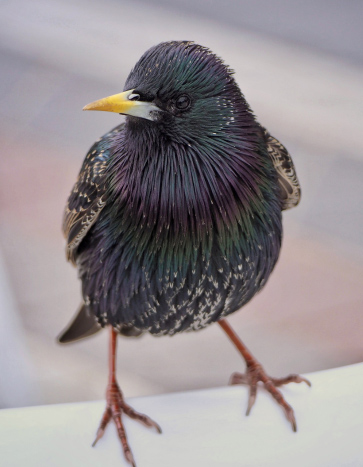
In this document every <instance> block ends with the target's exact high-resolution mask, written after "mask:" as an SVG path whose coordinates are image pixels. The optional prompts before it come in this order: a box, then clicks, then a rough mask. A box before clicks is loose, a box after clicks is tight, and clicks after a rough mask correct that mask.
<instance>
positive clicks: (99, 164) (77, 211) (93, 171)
mask: <svg viewBox="0 0 363 467" xmlns="http://www.w3.org/2000/svg"><path fill="white" fill-rule="evenodd" d="M123 126H124V125H123V124H122V125H119V126H118V127H116V128H115V129H113V130H112V131H111V132H110V133H107V134H106V135H104V136H103V137H102V138H100V139H99V140H98V141H96V143H95V144H94V145H93V146H92V147H91V149H90V150H89V152H88V154H87V156H86V158H85V160H84V162H83V165H82V168H81V171H80V173H79V175H78V180H77V182H76V184H75V185H74V187H73V190H72V192H71V194H70V196H69V198H68V202H67V205H66V208H65V210H64V215H63V233H64V236H65V237H66V240H67V246H66V254H67V259H68V261H72V262H73V263H75V260H76V253H77V248H78V246H79V245H80V243H81V242H82V240H83V239H84V238H85V236H86V234H87V232H88V231H89V229H90V228H91V227H92V225H93V224H94V223H95V221H96V219H97V217H98V216H99V214H100V212H101V211H102V209H103V207H104V206H105V204H106V189H107V182H106V180H105V178H106V176H105V172H106V168H107V166H108V161H109V158H110V155H111V148H112V147H113V141H114V137H116V136H117V133H119V131H121V130H122V128H123Z"/></svg>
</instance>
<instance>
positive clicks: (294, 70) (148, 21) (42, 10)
mask: <svg viewBox="0 0 363 467" xmlns="http://www.w3.org/2000/svg"><path fill="white" fill-rule="evenodd" d="M362 20H363V3H362V2H360V1H345V2H337V1H304V2H292V1H283V0H275V1H267V0H265V1H258V2H252V1H239V2H237V1H235V2H233V1H224V2H221V1H210V2H201V1H193V2H192V1H189V0H188V1H185V2H178V1H176V0H174V1H169V2H166V1H155V2H151V1H149V2H141V1H112V0H106V1H102V2H101V1H99V2H97V1H92V2H90V1H86V0H72V1H70V0H64V1H61V0H47V1H45V0H44V1H42V0H34V1H32V2H26V1H25V0H13V1H11V2H10V1H9V2H2V3H1V4H0V61H1V62H0V63H1V73H0V118H1V127H0V136H1V156H0V195H1V201H0V220H1V224H0V253H1V256H0V319H1V329H0V372H1V375H2V377H1V380H0V404H1V406H2V407H14V406H22V405H31V404H43V403H54V402H65V401H77V400H90V399H98V398H101V397H103V394H104V390H105V384H106V379H107V333H106V332H104V333H102V334H99V335H98V336H96V337H94V338H92V339H89V340H87V341H84V342H80V343H78V344H74V345H69V346H66V347H60V346H58V345H57V344H56V342H55V336H56V335H57V334H58V333H59V331H60V330H61V329H62V327H63V326H64V325H65V324H66V323H67V321H68V320H69V319H70V317H71V316H72V314H73V312H74V311H75V310H76V308H77V306H78V304H79V302H80V285H79V283H78V280H77V274H76V271H75V270H74V269H73V268H72V266H71V265H70V264H67V263H66V261H65V256H64V240H63V238H62V235H61V231H60V225H61V218H62V210H63V207H64V204H65V201H66V198H67V196H68V194H69V192H70V189H71V187H72V184H73V183H74V181H75V179H76V176H77V173H78V171H79V168H80V165H81V163H82V160H83V157H84V156H85V154H86V152H87V150H88V148H89V147H90V146H91V144H92V143H93V141H94V140H95V139H97V138H98V137H99V136H100V135H102V134H103V133H104V132H106V131H107V130H108V129H110V128H111V127H112V126H115V125H117V124H118V123H119V122H120V121H121V119H122V117H120V116H118V115H114V114H107V113H93V112H89V113H82V111H81V109H82V107H83V106H84V105H85V104H87V103H88V102H91V101H93V100H96V99H98V98H101V97H105V96H108V95H111V94H114V93H117V92H120V91H121V90H122V89H123V84H124V81H125V79H126V77H127V75H128V73H129V71H130V69H131V67H132V66H133V65H134V63H135V62H136V60H137V59H138V58H139V57H140V55H141V54H142V53H143V52H144V51H145V50H146V49H147V48H149V47H150V46H152V45H154V44H156V43H158V42H161V41H163V40H170V39H188V40H195V41H197V42H199V43H202V44H203V45H207V46H209V47H210V48H211V49H212V50H213V51H214V52H216V53H217V54H219V55H220V56H222V57H223V58H224V59H225V61H226V62H227V63H228V64H229V65H230V66H231V67H232V68H233V69H235V70H236V79H237V80H238V82H239V84H240V86H241V89H242V91H243V92H244V94H245V96H246V98H247V100H248V102H249V103H250V105H251V107H252V108H253V110H254V112H255V114H256V116H257V118H258V119H259V120H260V121H261V123H263V124H264V125H265V126H266V127H267V128H268V129H269V130H270V131H271V133H272V134H273V135H274V136H276V137H278V138H279V139H280V140H281V141H282V142H283V143H284V144H285V145H286V146H287V147H288V149H289V150H290V152H291V154H292V156H293V158H294V161H295V164H296V168H297V171H298V175H299V178H300V181H301V185H302V192H303V198H302V202H301V205H300V206H299V207H298V208H296V209H294V210H292V211H289V212H286V213H285V214H284V224H285V239H284V248H283V252H282V255H281V258H280V261H279V263H278V265H277V267H276V269H275V271H274V274H273V276H272V277H271V279H270V281H269V283H268V284H267V286H266V287H265V289H264V290H263V292H262V293H261V294H260V295H258V296H257V297H255V298H254V299H253V300H252V302H251V303H250V304H248V305H247V306H246V307H245V308H244V309H243V311H240V312H238V313H236V314H235V315H234V316H233V317H232V318H231V323H232V324H233V325H234V326H235V328H236V330H237V331H238V333H239V334H240V336H241V338H242V339H243V340H244V341H245V343H246V344H247V345H248V346H249V347H250V349H251V350H252V351H253V352H254V353H255V355H256V357H257V358H258V359H259V360H260V361H261V362H262V363H263V365H264V366H265V368H266V369H267V370H268V371H269V372H270V373H271V374H272V375H274V376H283V375H285V374H287V373H289V372H307V371H314V370H319V369H325V368H331V367H335V366H340V365H346V364H349V363H354V362H358V361H362V357H363V346H362V343H361V341H362V326H363V313H362V308H363V293H362V285H363V284H362V276H363V274H362V273H363V236H362V233H363V210H362V200H363V195H362V178H363V158H362V153H363V151H362V149H363V142H362V128H363V88H362V83H363V67H362V59H363V56H362V53H363V52H362V43H363V37H362V27H361V25H362ZM118 355H119V360H118V367H119V381H120V385H121V387H122V388H123V389H124V392H125V394H126V395H127V396H135V395H141V394H152V393H160V392H169V391H180V390H186V389H191V388H199V387H212V386H221V385H223V384H225V383H226V382H227V381H228V378H229V375H230V373H232V372H233V371H236V370H240V371H242V370H243V368H244V364H243V361H242V360H241V358H240V357H239V355H238V354H237V353H236V352H235V350H234V349H233V347H232V346H231V344H230V343H229V342H228V340H227V339H226V337H225V336H224V335H223V334H222V332H221V330H220V329H219V327H217V326H211V327H210V328H208V329H206V330H204V331H202V332H199V333H194V334H185V335H180V336H175V337H173V338H166V337H164V338H152V337H151V336H145V337H143V338H142V339H136V340H131V339H119V351H118Z"/></svg>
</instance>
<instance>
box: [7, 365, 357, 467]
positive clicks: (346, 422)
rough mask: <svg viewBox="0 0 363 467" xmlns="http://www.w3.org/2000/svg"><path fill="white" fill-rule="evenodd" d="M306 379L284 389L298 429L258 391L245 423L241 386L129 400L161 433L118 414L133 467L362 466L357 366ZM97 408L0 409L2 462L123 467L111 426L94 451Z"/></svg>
mask: <svg viewBox="0 0 363 467" xmlns="http://www.w3.org/2000/svg"><path fill="white" fill-rule="evenodd" d="M305 376H306V377H307V378H309V379H310V381H311V382H312V387H311V388H308V387H307V386H306V385H305V384H299V385H296V384H290V385H288V386H287V387H285V388H284V389H283V393H284V395H285V397H286V399H287V401H288V402H289V403H290V404H291V405H292V406H293V407H294V410H295V415H296V418H297V423H298V432H297V433H293V432H292V431H291V428H290V425H289V423H288V422H287V421H286V419H285V418H284V415H283V412H282V410H281V408H280V407H278V406H277V405H276V403H275V402H274V401H273V400H272V399H271V397H270V396H269V395H268V394H267V393H266V392H265V391H264V390H261V391H260V392H259V393H258V396H257V401H256V404H255V406H254V408H253V409H252V412H251V415H250V416H249V417H245V415H244V411H245V409H246V404H247V389H246V388H245V387H243V386H234V387H225V388H218V389H207V390H202V391H193V392H186V393H178V394H167V395H160V396H152V397H142V398H136V399H130V400H128V402H129V403H130V404H131V405H132V406H133V407H134V408H135V409H137V410H139V411H141V412H144V413H146V414H148V415H149V416H151V417H152V418H154V420H156V421H157V422H158V423H159V424H160V425H161V427H162V429H163V434H162V435H158V434H156V432H154V431H153V430H149V429H147V428H145V427H144V426H142V425H140V424H139V423H138V422H135V421H133V420H129V419H128V418H127V417H125V426H126V430H127V433H128V438H129V442H130V445H131V448H132V450H133V453H134V456H135V460H136V463H137V466H138V467H151V466H158V467H160V466H168V467H179V466H180V467H186V466H192V467H194V466H198V467H200V466H208V467H217V466H218V467H219V466H228V467H237V466H238V467H240V466H249V467H250V466H269V467H273V466H279V467H281V466H292V465H293V466H294V467H295V466H304V467H306V466H309V467H314V466H316V467H324V466H326V467H328V466H329V467H332V466H343V465H344V466H348V465H349V466H361V465H363V448H362V440H363V363H361V364H356V365H351V366H347V367H343V368H337V369H334V370H327V371H321V372H318V373H312V374H309V375H305ZM60 384H61V382H60ZM85 384H87V383H86V382H85ZM104 405H105V403H104V401H97V402H87V403H77V404H60V405H49V406H41V407H28V408H21V409H6V410H2V411H0V459H1V465H4V466H7V467H13V466H14V467H15V466H16V467H18V466H27V467H32V466H37V467H39V466H52V467H58V466H59V467H64V466H67V467H73V466H74V467H79V466H87V467H93V466H95V467H96V466H97V467H100V466H107V467H112V466H117V467H121V466H123V465H125V466H126V465H128V464H127V463H126V462H125V460H124V457H123V453H122V450H121V446H120V443H119V441H118V438H117V434H116V431H115V428H114V426H113V425H112V426H109V427H108V428H107V430H106V433H105V435H104V437H103V438H102V439H101V440H100V441H99V442H98V444H97V446H96V447H95V448H91V443H92V441H93V438H94V435H95V432H96V429H97V427H98V423H99V421H100V417H101V414H102V412H103V409H104Z"/></svg>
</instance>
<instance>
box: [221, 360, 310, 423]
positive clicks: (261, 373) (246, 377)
mask: <svg viewBox="0 0 363 467" xmlns="http://www.w3.org/2000/svg"><path fill="white" fill-rule="evenodd" d="M259 381H261V382H262V383H263V385H264V387H265V389H267V391H268V392H269V393H270V394H271V395H272V397H273V398H274V399H275V400H276V402H277V403H278V404H279V405H280V406H281V407H282V408H283V410H284V412H285V415H286V418H287V420H288V421H289V422H290V424H291V427H292V430H293V431H297V424H296V419H295V415H294V410H293V409H292V407H291V406H290V405H289V404H288V403H287V402H286V401H285V399H284V397H283V395H282V393H281V392H280V391H279V390H278V389H277V388H278V387H279V386H282V385H284V384H288V383H306V384H307V385H308V386H311V383H310V381H309V380H307V379H306V378H303V377H302V376H299V375H296V374H291V375H288V376H286V377H285V378H271V377H269V376H268V375H267V373H266V372H265V370H264V369H263V368H262V366H261V365H260V364H254V363H252V364H251V363H250V365H248V366H247V370H246V373H233V374H232V376H231V378H230V380H229V384H231V385H235V384H246V385H247V386H249V397H248V404H247V411H246V415H249V414H250V412H251V409H252V407H253V405H254V403H255V401H256V396H257V387H258V386H257V385H258V382H259Z"/></svg>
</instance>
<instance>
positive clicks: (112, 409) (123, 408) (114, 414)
mask: <svg viewBox="0 0 363 467" xmlns="http://www.w3.org/2000/svg"><path fill="white" fill-rule="evenodd" d="M106 400H107V404H106V409H105V411H104V413H103V416H102V419H101V423H100V426H99V428H98V430H97V435H96V439H95V440H94V442H93V444H92V446H95V445H96V443H97V441H98V440H99V439H101V438H102V436H103V434H104V432H105V429H106V426H107V425H108V423H109V422H110V420H111V419H112V420H113V421H114V423H115V425H116V429H117V434H118V437H119V438H120V441H121V444H122V448H123V451H124V455H125V458H126V460H127V462H128V463H129V464H130V465H131V466H132V467H136V463H135V459H134V456H133V454H132V451H131V449H130V446H129V444H128V441H127V437H126V431H125V428H124V424H123V421H122V414H125V415H128V416H129V417H130V418H132V419H134V420H138V421H139V422H141V423H142V424H143V425H145V426H147V427H149V428H155V429H156V431H157V432H158V433H161V428H160V426H159V425H158V424H157V423H156V422H154V420H152V419H151V418H150V417H148V416H147V415H144V414H141V413H139V412H136V410H134V409H133V408H132V407H130V406H129V405H128V404H126V402H125V401H124V398H123V395H122V392H121V390H120V388H119V387H118V385H117V383H116V382H112V383H110V384H109V385H108V387H107V392H106Z"/></svg>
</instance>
